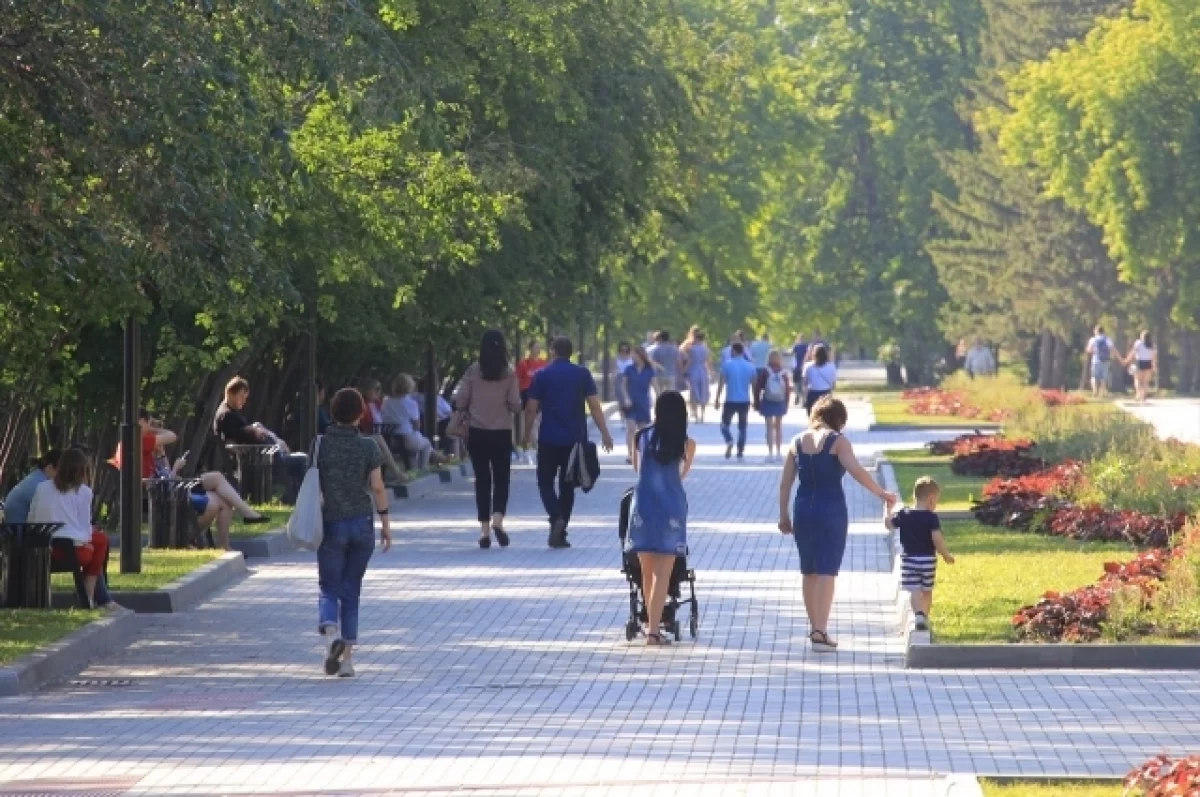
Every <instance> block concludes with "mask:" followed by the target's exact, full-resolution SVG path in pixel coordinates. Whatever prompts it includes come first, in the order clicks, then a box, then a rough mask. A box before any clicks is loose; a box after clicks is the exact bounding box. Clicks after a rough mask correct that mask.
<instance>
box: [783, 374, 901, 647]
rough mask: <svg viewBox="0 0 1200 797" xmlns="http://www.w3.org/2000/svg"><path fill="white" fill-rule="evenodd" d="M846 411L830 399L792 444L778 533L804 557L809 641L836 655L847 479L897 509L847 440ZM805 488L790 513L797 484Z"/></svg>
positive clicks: (814, 412) (785, 467) (814, 411)
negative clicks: (832, 623)
mask: <svg viewBox="0 0 1200 797" xmlns="http://www.w3.org/2000/svg"><path fill="white" fill-rule="evenodd" d="M846 420H847V416H846V406H845V405H844V404H842V402H840V401H838V400H837V399H835V398H833V397H832V396H825V397H824V398H822V399H821V400H820V401H818V402H817V403H816V405H815V406H814V407H813V408H812V412H811V414H810V416H809V428H808V429H807V430H806V431H804V432H802V433H800V434H798V435H796V437H795V439H794V440H792V447H791V450H790V452H789V456H788V457H787V458H786V459H785V460H784V463H783V473H782V475H781V477H780V479H779V530H780V531H781V532H783V533H784V534H791V535H793V536H794V537H795V541H796V548H797V550H798V551H799V553H800V572H801V574H802V578H803V588H804V610H805V612H806V613H807V614H808V622H809V625H810V628H811V631H810V632H809V635H808V639H809V642H811V643H812V646H813V649H814V650H818V651H834V650H837V643H836V642H834V641H833V638H832V637H830V636H829V614H830V611H831V610H832V607H833V592H834V587H835V585H836V583H837V576H838V572H839V571H840V570H841V566H842V557H843V556H844V555H845V552H846V538H847V535H848V533H849V528H850V519H849V513H848V511H847V508H846V495H845V493H844V492H843V491H842V476H844V475H845V474H846V473H849V474H850V475H851V476H852V477H853V478H854V480H855V481H857V482H858V483H859V484H861V485H862V486H863V487H865V488H866V489H867V491H868V492H870V493H871V494H872V495H874V496H876V497H877V498H879V499H880V500H882V501H884V502H886V503H888V504H894V503H895V502H896V496H895V495H894V494H893V493H889V492H887V491H886V490H884V489H883V488H882V487H880V486H879V485H878V484H876V483H875V480H874V479H872V478H871V475H870V474H869V473H867V471H866V470H865V469H864V468H863V466H862V465H861V464H860V463H859V461H858V458H857V457H856V456H855V455H854V448H853V447H852V446H851V445H850V441H849V440H848V439H846V438H845V437H844V436H842V433H841V432H842V429H843V428H845V426H846ZM797 479H799V483H800V486H799V488H798V489H797V490H796V497H795V500H794V502H793V503H792V505H791V507H790V510H791V511H790V512H789V505H788V502H789V498H791V492H792V484H793V483H794V482H796V481H797Z"/></svg>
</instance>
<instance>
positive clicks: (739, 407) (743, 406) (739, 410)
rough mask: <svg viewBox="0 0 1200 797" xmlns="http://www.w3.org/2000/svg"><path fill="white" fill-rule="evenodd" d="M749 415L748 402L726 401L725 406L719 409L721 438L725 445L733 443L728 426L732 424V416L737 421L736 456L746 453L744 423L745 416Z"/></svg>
mask: <svg viewBox="0 0 1200 797" xmlns="http://www.w3.org/2000/svg"><path fill="white" fill-rule="evenodd" d="M749 414H750V402H748V401H726V402H725V406H724V407H722V408H721V436H722V437H724V438H725V443H726V444H730V443H732V442H733V435H732V434H731V433H730V429H729V426H730V424H731V423H732V422H733V416H734V415H736V416H737V419H738V436H737V454H738V456H739V457H740V456H742V454H744V453H745V452H746V423H747V422H748V418H747V416H748V415H749Z"/></svg>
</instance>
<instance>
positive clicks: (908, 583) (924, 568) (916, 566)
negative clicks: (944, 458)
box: [883, 476, 954, 631]
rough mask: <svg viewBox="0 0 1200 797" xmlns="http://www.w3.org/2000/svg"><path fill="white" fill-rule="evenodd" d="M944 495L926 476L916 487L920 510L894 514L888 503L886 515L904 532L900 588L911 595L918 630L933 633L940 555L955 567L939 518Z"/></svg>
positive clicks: (915, 498) (892, 525)
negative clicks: (940, 502)
mask: <svg viewBox="0 0 1200 797" xmlns="http://www.w3.org/2000/svg"><path fill="white" fill-rule="evenodd" d="M941 492H942V490H941V488H940V487H939V486H938V483H937V482H936V481H934V480H933V479H932V478H930V477H929V476H922V477H921V478H919V479H917V482H916V484H915V485H914V486H913V501H914V503H916V505H917V506H916V509H901V510H900V511H899V512H896V513H895V514H893V513H892V509H893V508H894V506H895V505H894V504H888V506H887V512H886V514H885V515H884V521H883V523H884V525H885V526H887V527H888V529H890V530H892V531H899V533H900V550H901V551H902V553H901V554H900V586H901V588H903V589H904V590H905V591H907V592H908V593H909V600H910V601H911V603H912V610H913V629H914V630H916V631H928V630H929V612H930V610H931V609H932V608H933V585H934V582H935V581H936V580H937V558H938V554H941V556H942V560H943V561H945V563H946V564H948V565H952V564H954V557H953V556H952V555H951V554H950V549H949V548H947V547H946V539H945V537H943V536H942V522H941V520H939V519H938V516H937V503H938V497H939V496H940V495H941Z"/></svg>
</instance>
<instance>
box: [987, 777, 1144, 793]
mask: <svg viewBox="0 0 1200 797" xmlns="http://www.w3.org/2000/svg"><path fill="white" fill-rule="evenodd" d="M979 785H980V786H982V787H983V794H984V797H1121V795H1123V794H1124V793H1125V789H1124V787H1123V786H1122V785H1121V782H1120V781H1117V780H1076V779H1072V778H1060V779H1056V780H1016V781H1009V780H1005V781H995V780H991V779H990V778H980V779H979Z"/></svg>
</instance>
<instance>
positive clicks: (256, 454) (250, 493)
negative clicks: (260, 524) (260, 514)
mask: <svg viewBox="0 0 1200 797" xmlns="http://www.w3.org/2000/svg"><path fill="white" fill-rule="evenodd" d="M225 450H226V451H228V452H229V453H230V454H233V457H234V460H235V462H236V463H237V464H236V466H235V470H234V474H235V476H236V478H237V483H238V491H239V492H240V493H241V494H242V498H244V499H246V501H247V502H248V503H251V504H266V503H270V502H271V500H272V499H273V498H274V497H275V495H274V494H275V479H274V475H273V469H274V458H275V455H276V454H277V453H279V446H275V445H269V446H262V445H239V444H230V445H227V446H225Z"/></svg>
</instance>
